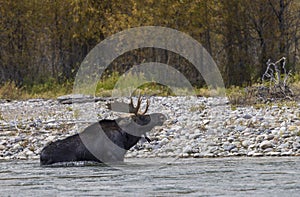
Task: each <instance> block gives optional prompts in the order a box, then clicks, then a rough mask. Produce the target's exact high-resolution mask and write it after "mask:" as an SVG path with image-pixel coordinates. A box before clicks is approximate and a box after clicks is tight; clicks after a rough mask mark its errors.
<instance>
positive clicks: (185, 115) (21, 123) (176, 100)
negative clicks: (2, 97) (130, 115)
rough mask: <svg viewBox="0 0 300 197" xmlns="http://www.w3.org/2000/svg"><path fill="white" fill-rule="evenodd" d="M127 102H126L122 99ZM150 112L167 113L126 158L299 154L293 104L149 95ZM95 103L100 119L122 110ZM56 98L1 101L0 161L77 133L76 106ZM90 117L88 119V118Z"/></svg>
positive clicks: (298, 121) (297, 112) (26, 155)
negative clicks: (233, 102)
mask: <svg viewBox="0 0 300 197" xmlns="http://www.w3.org/2000/svg"><path fill="white" fill-rule="evenodd" d="M125 101H128V100H126V99H125ZM150 101H151V105H150V108H149V111H148V112H149V113H154V112H160V113H164V114H165V115H167V116H168V120H167V121H166V122H165V124H164V125H163V126H161V127H156V128H155V129H153V130H152V131H151V132H150V133H149V134H148V137H149V138H150V139H151V140H152V141H151V143H148V142H146V141H145V140H142V141H140V142H139V143H138V144H137V145H136V146H135V147H133V148H132V149H131V150H130V151H128V153H127V155H126V157H136V158H140V157H149V158H152V157H184V158H185V157H229V156H249V157H258V156H300V109H299V105H300V104H299V103H294V104H293V105H287V106H286V105H281V104H273V105H265V106H263V107H262V108H256V107H237V108H234V109H232V107H231V106H230V105H228V104H227V103H228V102H227V100H226V99H225V98H211V97H210V98H204V97H151V98H150ZM107 102H108V101H105V100H101V99H100V100H99V101H98V102H96V103H95V111H96V114H98V119H104V118H108V119H114V118H117V117H119V116H124V114H121V113H116V112H112V111H109V110H108V109H106V103H107ZM85 105H87V104H86V103H77V104H73V105H70V104H61V103H60V102H58V101H57V100H43V99H31V100H25V101H11V102H8V101H1V102H0V160H12V159H38V158H39V153H40V151H41V149H42V148H43V147H44V146H45V145H46V144H48V143H49V142H51V141H55V140H57V139H62V138H65V137H66V136H70V135H73V134H75V133H77V129H76V128H77V126H76V122H77V119H78V116H79V115H78V111H76V109H77V108H78V107H80V108H83V109H84V108H85ZM88 121H89V120H87V122H88Z"/></svg>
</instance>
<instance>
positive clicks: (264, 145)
mask: <svg viewBox="0 0 300 197" xmlns="http://www.w3.org/2000/svg"><path fill="white" fill-rule="evenodd" d="M259 147H260V148H261V149H267V148H272V147H273V144H272V143H271V142H270V141H268V140H265V141H263V142H262V143H260V145H259Z"/></svg>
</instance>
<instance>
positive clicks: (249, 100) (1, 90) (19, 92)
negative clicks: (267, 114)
mask: <svg viewBox="0 0 300 197" xmlns="http://www.w3.org/2000/svg"><path fill="white" fill-rule="evenodd" d="M122 77H124V75H122V76H120V74H119V73H117V72H114V73H112V74H110V75H107V76H106V77H103V78H102V79H101V80H99V81H98V83H97V86H96V92H95V95H96V96H100V97H109V96H112V93H113V89H116V87H119V89H121V90H122V91H124V92H123V93H127V94H123V95H129V94H131V93H132V92H133V94H135V93H136V91H137V90H138V91H139V92H141V94H147V95H156V96H175V93H174V92H173V91H172V89H170V88H169V87H166V86H163V85H160V84H157V83H155V82H147V83H142V84H143V85H139V84H140V82H141V81H142V82H145V78H144V76H143V75H137V74H132V73H127V74H126V77H125V78H122ZM116 85H117V86H116ZM259 85H261V84H256V85H254V86H252V87H248V88H247V91H246V89H245V88H242V87H236V86H232V87H230V88H227V89H226V90H222V89H217V90H210V89H209V88H195V89H194V93H195V94H196V95H197V96H204V97H209V96H216V95H223V94H224V91H225V92H226V95H227V97H228V99H229V101H230V103H231V106H232V109H233V110H234V109H236V107H237V106H244V105H251V106H254V107H255V108H265V107H268V106H269V105H270V104H271V103H270V102H259V101H258V100H257V97H256V96H255V94H256V92H255V91H256V89H255V88H256V87H258V86H259ZM136 87H137V88H136ZM290 87H291V89H292V90H293V91H294V94H295V95H296V99H297V98H298V97H299V95H300V76H299V75H296V76H295V77H294V78H293V83H292V84H291V86H290ZM133 88H134V89H133ZM72 91H73V82H71V81H70V82H65V83H64V84H59V83H57V82H56V81H55V80H54V79H49V80H48V81H47V82H45V83H43V84H34V85H31V86H23V87H18V86H17V85H16V84H15V83H14V82H7V83H5V84H2V85H1V86H0V99H10V100H23V99H29V98H46V99H47V98H56V97H58V96H61V95H65V94H71V93H72ZM180 91H181V92H182V95H185V93H186V92H187V90H185V89H182V90H180ZM277 105H278V106H279V105H280V106H281V105H285V106H288V107H295V106H296V105H297V103H296V102H295V101H282V100H281V101H280V102H279V103H277ZM198 108H199V109H198ZM201 109H202V106H197V107H195V109H194V108H193V109H191V111H194V110H201ZM70 110H72V109H70ZM0 118H1V116H0Z"/></svg>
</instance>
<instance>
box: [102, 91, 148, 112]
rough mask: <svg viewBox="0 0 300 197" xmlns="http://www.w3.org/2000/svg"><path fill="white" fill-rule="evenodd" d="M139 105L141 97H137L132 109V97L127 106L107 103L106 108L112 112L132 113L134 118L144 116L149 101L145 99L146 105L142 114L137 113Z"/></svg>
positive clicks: (121, 103) (118, 103)
mask: <svg viewBox="0 0 300 197" xmlns="http://www.w3.org/2000/svg"><path fill="white" fill-rule="evenodd" d="M141 103H142V96H141V95H139V97H138V100H137V104H136V107H134V105H133V99H132V97H131V98H130V103H129V104H127V103H123V102H117V101H116V102H114V103H108V104H107V107H108V109H113V110H115V111H118V112H127V113H128V112H129V113H134V114H135V115H136V116H138V115H144V114H146V113H147V111H148V108H149V105H150V101H149V99H147V104H146V108H145V111H144V112H143V113H139V110H140V108H141Z"/></svg>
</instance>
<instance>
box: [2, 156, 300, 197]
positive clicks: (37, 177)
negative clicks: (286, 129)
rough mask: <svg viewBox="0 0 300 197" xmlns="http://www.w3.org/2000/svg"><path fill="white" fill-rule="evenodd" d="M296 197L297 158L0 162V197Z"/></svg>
mask: <svg viewBox="0 0 300 197" xmlns="http://www.w3.org/2000/svg"><path fill="white" fill-rule="evenodd" d="M32 195H34V196H37V195H38V196H70V195H71V196H74V195H79V196H99V195H103V196H107V195H110V196H111V195H114V196H145V195H146V196H176V195H188V196H299V195H300V158H299V157H289V158H273V157H272V158H271V157H270V158H269V157H268V158H218V159H211V158H209V159H203V158H199V159H178V160H174V159H128V160H126V163H125V164H122V165H119V166H116V167H114V168H113V167H108V166H101V165H95V164H88V165H82V163H81V164H80V163H79V164H78V165H75V166H73V167H70V166H69V167H62V166H56V167H40V165H39V162H38V161H11V162H0V196H32Z"/></svg>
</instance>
